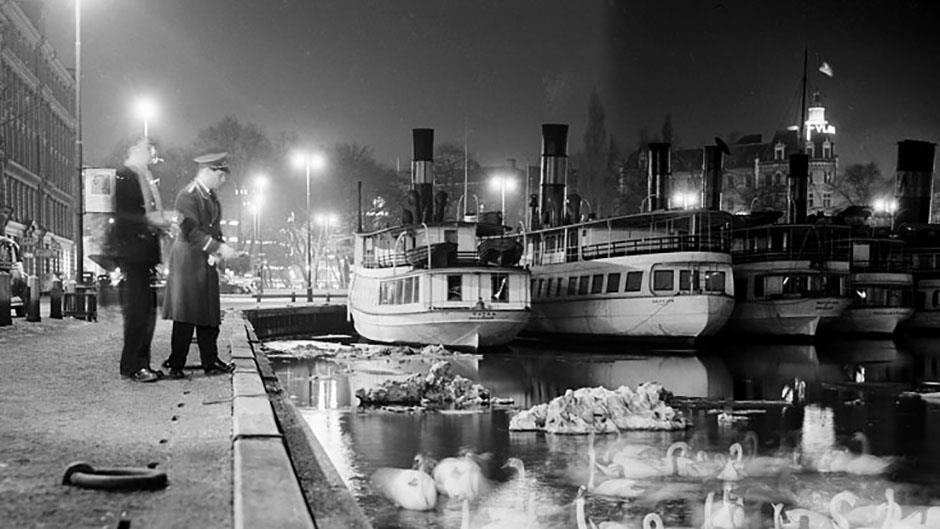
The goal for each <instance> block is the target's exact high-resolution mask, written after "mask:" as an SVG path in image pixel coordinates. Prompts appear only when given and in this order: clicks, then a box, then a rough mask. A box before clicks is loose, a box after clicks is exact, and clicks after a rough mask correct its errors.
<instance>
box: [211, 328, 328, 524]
mask: <svg viewBox="0 0 940 529" xmlns="http://www.w3.org/2000/svg"><path fill="white" fill-rule="evenodd" d="M245 328H246V326H245V322H244V320H243V319H242V317H241V315H240V314H239V313H230V314H229V316H228V317H226V318H225V321H224V322H223V325H222V329H221V330H222V336H224V339H225V340H227V341H228V346H229V350H230V351H231V355H232V359H233V361H234V362H235V367H236V369H235V373H234V374H233V375H232V461H233V469H232V472H233V473H232V480H233V486H232V496H233V502H232V508H233V516H232V521H233V526H234V527H235V528H236V529H254V528H268V527H279V528H290V529H293V528H298V529H313V528H315V527H316V524H315V523H314V521H313V516H312V515H311V513H310V510H309V509H308V508H307V502H306V501H305V499H304V495H303V492H302V491H301V488H300V483H299V482H298V480H297V476H296V474H295V473H294V468H293V465H292V464H291V460H290V456H289V454H288V451H287V447H286V446H285V444H284V439H283V435H282V434H281V431H280V429H279V428H278V425H277V420H276V418H275V415H274V410H273V409H272V406H271V402H270V400H269V398H268V394H267V391H266V390H265V386H264V382H263V381H262V379H261V374H260V372H259V370H258V366H257V363H256V362H255V358H254V352H253V351H252V349H251V346H250V344H249V343H248V337H247V336H246V335H245V334H244V333H245Z"/></svg>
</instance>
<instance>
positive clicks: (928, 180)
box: [894, 140, 937, 226]
mask: <svg viewBox="0 0 940 529" xmlns="http://www.w3.org/2000/svg"><path fill="white" fill-rule="evenodd" d="M936 146H937V144H935V143H930V142H926V141H918V140H903V141H899V142H898V172H897V177H896V180H895V188H894V189H895V191H894V195H895V196H896V197H897V199H898V212H897V214H896V215H895V217H894V225H895V226H900V225H901V224H904V223H909V224H928V223H930V199H931V197H932V196H933V160H934V150H935V149H936Z"/></svg>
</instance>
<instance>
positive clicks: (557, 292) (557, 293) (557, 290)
mask: <svg viewBox="0 0 940 529" xmlns="http://www.w3.org/2000/svg"><path fill="white" fill-rule="evenodd" d="M564 282H565V278H563V277H559V278H558V280H557V281H556V287H555V297H556V298H560V297H561V289H562V285H563V284H564Z"/></svg>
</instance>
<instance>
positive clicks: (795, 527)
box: [771, 503, 800, 529]
mask: <svg viewBox="0 0 940 529" xmlns="http://www.w3.org/2000/svg"><path fill="white" fill-rule="evenodd" d="M771 505H773V508H774V529H800V521H799V520H798V519H797V520H787V521H784V519H783V514H782V513H783V504H782V503H773V504H771Z"/></svg>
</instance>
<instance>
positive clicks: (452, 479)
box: [431, 455, 489, 501]
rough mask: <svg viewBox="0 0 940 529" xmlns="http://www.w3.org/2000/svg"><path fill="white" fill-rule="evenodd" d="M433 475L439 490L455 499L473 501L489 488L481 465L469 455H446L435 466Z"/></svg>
mask: <svg viewBox="0 0 940 529" xmlns="http://www.w3.org/2000/svg"><path fill="white" fill-rule="evenodd" d="M431 475H432V476H433V477H434V483H435V485H436V486H437V491H438V492H439V493H441V494H446V495H447V496H449V497H451V498H454V499H459V500H464V499H466V500H471V501H472V500H474V499H476V498H477V497H478V496H480V495H481V494H483V493H485V492H486V491H487V490H488V489H489V483H488V482H487V480H486V478H485V477H483V471H482V470H481V469H480V465H478V464H477V463H476V461H474V460H473V458H472V457H470V456H469V455H465V456H463V457H445V458H444V459H442V460H440V462H438V464H437V465H436V466H435V467H434V470H433V472H432V473H431Z"/></svg>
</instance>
